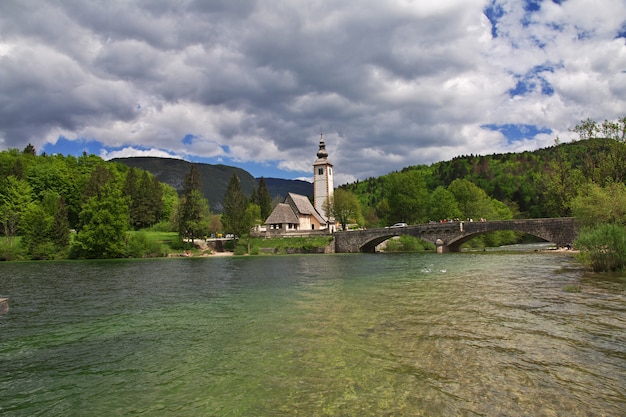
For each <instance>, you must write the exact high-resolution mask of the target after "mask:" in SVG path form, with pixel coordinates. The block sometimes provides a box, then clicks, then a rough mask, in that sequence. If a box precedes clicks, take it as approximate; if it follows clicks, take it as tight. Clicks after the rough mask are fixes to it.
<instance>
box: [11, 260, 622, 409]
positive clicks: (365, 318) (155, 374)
mask: <svg viewBox="0 0 626 417" xmlns="http://www.w3.org/2000/svg"><path fill="white" fill-rule="evenodd" d="M0 297H9V299H10V300H9V305H10V309H9V311H8V312H7V313H5V314H2V315H0V415H2V416H110V415H119V416H121V415H138V416H565V415H566V416H619V415H626V276H624V275H622V276H620V275H615V274H611V275H608V274H607V275H598V274H595V275H592V274H588V273H586V272H584V271H583V270H582V269H580V267H579V265H578V264H577V262H576V261H575V260H574V259H573V257H572V255H571V254H569V253H557V252H548V253H546V252H526V253H518V252H502V253H450V254H444V255H437V254H428V253H412V254H336V255H292V256H267V257H263V256H261V257H208V258H184V259H183V258H181V259H157V260H109V261H73V262H72V261H67V262H24V263H4V264H0Z"/></svg>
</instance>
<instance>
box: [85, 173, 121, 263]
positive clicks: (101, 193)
mask: <svg viewBox="0 0 626 417" xmlns="http://www.w3.org/2000/svg"><path fill="white" fill-rule="evenodd" d="M129 223H130V215H129V212H128V199H127V198H126V197H124V196H123V195H122V191H121V187H116V186H115V183H114V182H113V181H110V182H108V183H105V184H100V185H99V186H98V193H97V194H96V195H94V196H92V197H89V198H88V199H87V201H86V202H85V203H84V204H83V210H82V211H81V212H80V228H79V230H78V234H77V235H76V240H75V247H74V256H76V257H81V258H120V257H123V256H124V255H125V254H126V232H127V231H128V225H129Z"/></svg>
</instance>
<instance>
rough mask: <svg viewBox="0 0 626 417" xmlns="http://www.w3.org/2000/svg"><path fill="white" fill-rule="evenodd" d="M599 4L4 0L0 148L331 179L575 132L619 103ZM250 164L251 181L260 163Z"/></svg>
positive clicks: (624, 62)
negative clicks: (319, 165)
mask: <svg viewBox="0 0 626 417" xmlns="http://www.w3.org/2000/svg"><path fill="white" fill-rule="evenodd" d="M624 16H626V4H624V2H623V1H621V0H607V1H605V2H604V3H603V5H602V7H598V6H597V5H596V4H595V3H594V2H590V1H588V0H568V1H561V0H543V1H536V0H525V1H518V0H441V1H437V2H434V1H433V2H424V1H410V0H391V1H386V2H379V1H373V0H372V1H363V0H339V1H338V0H313V1H310V2H307V3H301V2H293V1H289V0H271V1H270V0H242V1H227V0H215V1H210V2H206V1H200V0H182V1H181V0H163V1H159V2H151V1H130V0H111V1H107V2H101V1H96V0H41V1H39V0H6V1H4V2H3V12H2V14H1V15H0V29H1V30H0V33H1V35H0V147H2V148H8V147H18V148H23V147H24V146H25V145H26V144H27V143H28V142H30V143H32V144H34V145H35V146H36V148H38V149H45V148H46V147H48V146H51V145H54V144H55V143H56V142H57V141H58V140H59V138H64V140H69V141H70V142H72V141H75V142H76V143H77V146H78V147H81V146H83V145H82V144H83V143H84V141H86V140H87V141H89V140H93V141H97V142H98V143H101V144H102V149H101V150H100V151H99V153H100V154H101V155H102V156H103V157H106V158H110V157H113V156H132V155H154V156H158V155H161V156H168V157H180V158H186V159H191V160H206V161H208V162H211V161H218V160H219V161H221V162H223V163H227V164H233V165H241V164H246V163H255V164H257V166H258V167H268V166H272V167H274V168H276V169H277V170H282V172H283V173H284V177H303V173H307V172H308V171H310V169H311V162H312V160H313V159H314V153H315V152H316V145H317V140H318V139H319V132H320V128H322V129H323V132H324V138H325V140H326V143H327V148H328V150H329V152H330V158H331V160H332V162H333V163H334V164H335V167H336V169H335V173H336V175H337V179H338V180H339V181H351V180H355V179H363V178H366V177H369V176H378V175H382V174H385V173H387V172H391V171H394V170H398V169H401V168H403V167H405V166H408V165H415V164H422V163H432V162H436V161H440V160H448V159H450V158H452V157H454V156H457V155H463V154H470V153H471V154H486V153H493V152H511V151H520V150H527V149H535V148H538V147H544V146H549V145H551V144H552V142H553V140H554V137H556V136H557V135H560V137H561V140H567V139H568V138H569V132H568V128H571V127H573V126H574V125H575V124H576V123H577V122H579V121H580V120H582V119H586V118H588V117H591V118H594V119H598V120H604V119H605V118H606V119H614V118H617V117H621V116H624V113H625V112H626V94H625V92H626V45H625V36H626V30H625V28H626V19H625V18H624ZM257 174H258V175H261V174H259V173H257Z"/></svg>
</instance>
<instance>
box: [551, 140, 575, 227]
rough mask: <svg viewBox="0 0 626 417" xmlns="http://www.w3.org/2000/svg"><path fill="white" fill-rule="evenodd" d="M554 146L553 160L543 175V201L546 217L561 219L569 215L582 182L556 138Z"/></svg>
mask: <svg viewBox="0 0 626 417" xmlns="http://www.w3.org/2000/svg"><path fill="white" fill-rule="evenodd" d="M556 144H557V148H556V150H555V153H554V159H553V160H552V161H551V162H550V163H549V166H548V168H547V171H546V173H545V174H544V175H543V186H544V190H545V191H544V201H545V206H546V211H547V215H548V216H550V217H563V216H569V215H570V214H571V210H570V202H571V200H572V199H573V198H574V196H576V193H577V192H578V188H579V186H580V184H581V183H582V182H583V178H582V177H583V175H582V173H581V172H580V171H579V170H578V169H575V168H573V167H572V163H571V162H570V161H569V160H568V158H567V156H566V154H565V149H564V148H563V146H562V145H559V144H558V138H557V140H556Z"/></svg>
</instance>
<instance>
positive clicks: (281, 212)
mask: <svg viewBox="0 0 626 417" xmlns="http://www.w3.org/2000/svg"><path fill="white" fill-rule="evenodd" d="M298 215H305V216H313V217H314V218H315V219H316V220H317V221H318V222H319V223H320V224H326V219H324V217H323V216H322V215H321V214H320V213H319V212H318V211H317V210H315V207H313V204H311V202H310V201H309V199H308V197H306V196H303V195H300V194H294V193H289V194H287V197H286V198H285V202H284V203H279V204H278V205H276V207H275V208H274V210H273V211H272V214H270V216H269V217H268V218H267V220H265V224H285V223H291V224H298V223H300V219H299V218H298Z"/></svg>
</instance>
